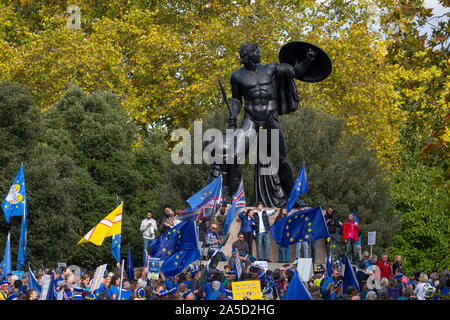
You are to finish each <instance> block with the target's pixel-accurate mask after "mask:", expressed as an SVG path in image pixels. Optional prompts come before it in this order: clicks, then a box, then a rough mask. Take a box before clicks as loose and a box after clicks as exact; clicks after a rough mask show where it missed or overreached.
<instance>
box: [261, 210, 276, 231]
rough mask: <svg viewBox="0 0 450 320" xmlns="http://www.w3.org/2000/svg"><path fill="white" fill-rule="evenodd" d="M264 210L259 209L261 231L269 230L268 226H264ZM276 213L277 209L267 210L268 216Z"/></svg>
mask: <svg viewBox="0 0 450 320" xmlns="http://www.w3.org/2000/svg"><path fill="white" fill-rule="evenodd" d="M263 211H264V210H262V211H257V212H258V219H259V232H267V230H266V228H265V227H264V220H263V217H262V213H263ZM274 213H275V210H266V214H267V217H270V216H271V215H273V214H274Z"/></svg>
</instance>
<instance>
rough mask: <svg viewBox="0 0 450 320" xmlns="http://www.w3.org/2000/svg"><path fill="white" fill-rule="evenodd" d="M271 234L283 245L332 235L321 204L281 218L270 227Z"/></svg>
mask: <svg viewBox="0 0 450 320" xmlns="http://www.w3.org/2000/svg"><path fill="white" fill-rule="evenodd" d="M270 234H271V235H272V238H273V239H274V240H275V241H276V243H277V244H278V245H281V246H283V247H287V246H289V245H291V244H293V243H296V242H298V241H314V240H317V239H322V238H328V237H329V236H330V234H329V233H328V228H327V225H326V222H325V219H324V217H323V214H322V208H320V205H318V206H317V207H315V208H311V209H306V210H301V211H297V212H295V213H293V214H291V215H289V216H287V217H286V218H284V219H281V220H279V221H278V222H276V223H274V224H273V225H272V226H271V227H270Z"/></svg>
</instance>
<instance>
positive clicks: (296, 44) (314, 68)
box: [278, 41, 332, 82]
mask: <svg viewBox="0 0 450 320" xmlns="http://www.w3.org/2000/svg"><path fill="white" fill-rule="evenodd" d="M310 48H311V49H312V50H314V51H315V52H316V57H315V59H314V60H313V62H312V63H311V65H310V66H309V68H308V70H307V71H306V72H305V73H304V74H303V75H302V76H301V77H299V78H298V80H300V81H304V82H319V81H322V80H324V79H326V78H327V77H328V76H329V75H330V73H331V69H332V66H331V60H330V58H329V57H328V55H327V54H326V53H325V51H323V50H322V49H320V48H319V47H318V46H316V45H313V44H311V43H308V42H304V41H292V42H288V43H286V44H285V45H284V46H283V47H282V48H281V50H280V52H279V53H278V58H279V60H280V62H281V63H288V64H290V65H292V66H293V65H295V61H299V62H300V61H303V60H304V59H305V58H306V52H307V51H308V49H310Z"/></svg>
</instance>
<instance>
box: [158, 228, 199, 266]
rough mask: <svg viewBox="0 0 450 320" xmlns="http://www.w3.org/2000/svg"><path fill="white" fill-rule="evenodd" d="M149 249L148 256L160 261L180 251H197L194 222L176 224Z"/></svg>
mask: <svg viewBox="0 0 450 320" xmlns="http://www.w3.org/2000/svg"><path fill="white" fill-rule="evenodd" d="M150 247H151V248H152V250H151V253H150V256H151V257H152V258H159V259H161V260H166V259H168V258H169V257H170V256H172V254H174V253H175V252H178V251H181V250H192V249H197V250H198V245H197V235H196V226H195V222H194V221H183V222H181V223H179V224H177V225H176V226H174V227H173V228H171V229H169V230H168V231H167V232H165V233H164V234H163V235H161V236H160V237H159V238H157V239H156V240H155V241H153V243H152V244H151V246H150Z"/></svg>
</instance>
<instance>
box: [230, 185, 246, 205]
mask: <svg viewBox="0 0 450 320" xmlns="http://www.w3.org/2000/svg"><path fill="white" fill-rule="evenodd" d="M233 202H235V203H236V204H235V208H236V210H239V209H240V208H243V207H245V206H246V205H247V204H246V203H245V193H244V183H243V181H242V180H241V183H240V184H239V188H238V189H237V191H236V194H235V195H234V197H233Z"/></svg>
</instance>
